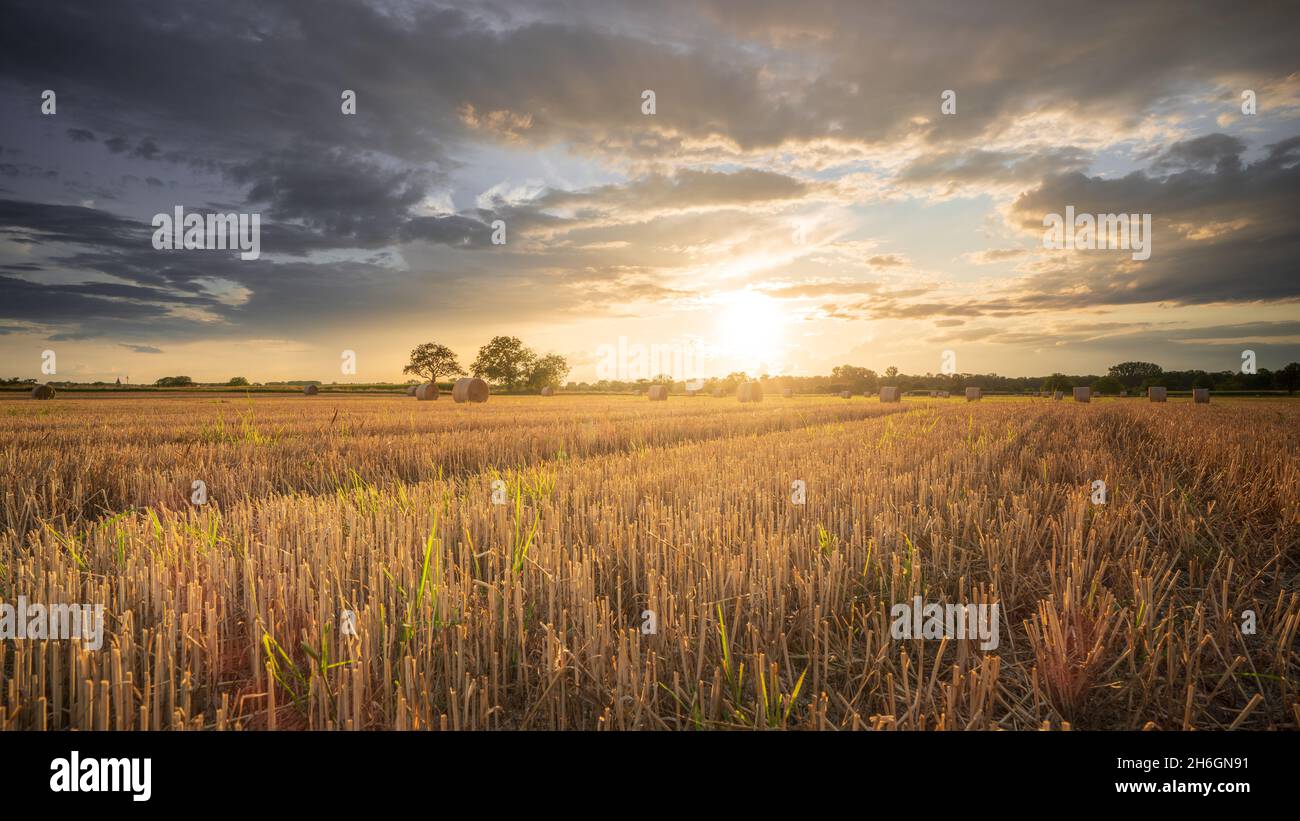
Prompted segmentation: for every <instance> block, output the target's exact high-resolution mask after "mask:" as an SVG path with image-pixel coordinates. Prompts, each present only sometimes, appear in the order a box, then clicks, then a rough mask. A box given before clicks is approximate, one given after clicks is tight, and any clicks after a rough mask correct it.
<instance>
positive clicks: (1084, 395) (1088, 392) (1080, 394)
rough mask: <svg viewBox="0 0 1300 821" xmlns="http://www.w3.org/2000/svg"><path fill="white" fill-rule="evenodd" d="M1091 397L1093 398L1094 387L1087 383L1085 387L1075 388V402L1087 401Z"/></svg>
mask: <svg viewBox="0 0 1300 821" xmlns="http://www.w3.org/2000/svg"><path fill="white" fill-rule="evenodd" d="M1091 398H1092V388H1089V387H1087V386H1086V385H1085V386H1084V387H1081V388H1075V389H1074V401H1075V402H1087V401H1089V400H1090V399H1091Z"/></svg>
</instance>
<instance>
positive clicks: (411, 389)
mask: <svg viewBox="0 0 1300 821" xmlns="http://www.w3.org/2000/svg"><path fill="white" fill-rule="evenodd" d="M419 389H420V386H419V385H412V386H411V387H409V388H407V389H406V395H407V396H415V392H416V391H417V390H419Z"/></svg>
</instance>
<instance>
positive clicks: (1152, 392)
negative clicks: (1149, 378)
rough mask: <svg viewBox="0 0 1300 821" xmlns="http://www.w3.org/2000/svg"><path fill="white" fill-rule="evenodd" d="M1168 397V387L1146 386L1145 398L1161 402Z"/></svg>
mask: <svg viewBox="0 0 1300 821" xmlns="http://www.w3.org/2000/svg"><path fill="white" fill-rule="evenodd" d="M1168 398H1169V389H1168V388H1160V387H1156V386H1154V385H1153V386H1151V387H1149V388H1147V400H1148V401H1151V402H1163V401H1165V400H1166V399H1168Z"/></svg>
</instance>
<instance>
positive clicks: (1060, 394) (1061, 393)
mask: <svg viewBox="0 0 1300 821" xmlns="http://www.w3.org/2000/svg"><path fill="white" fill-rule="evenodd" d="M1064 396H1065V392H1064V391H1053V392H1052V398H1053V399H1061V398H1063V397H1064Z"/></svg>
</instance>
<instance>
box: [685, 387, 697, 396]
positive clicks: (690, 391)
mask: <svg viewBox="0 0 1300 821" xmlns="http://www.w3.org/2000/svg"><path fill="white" fill-rule="evenodd" d="M686 395H687V396H699V395H700V389H699V388H687V389H686Z"/></svg>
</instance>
